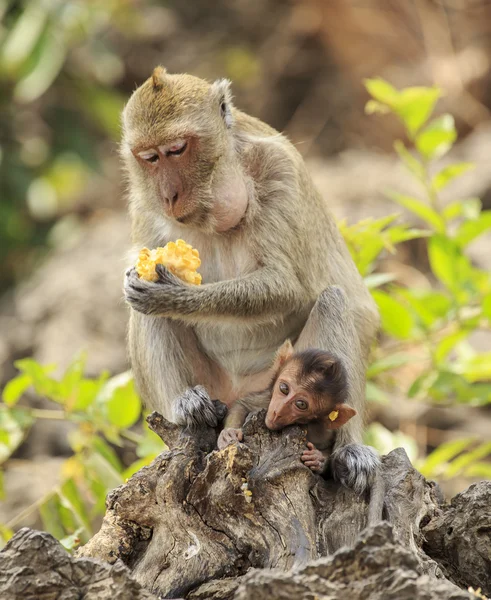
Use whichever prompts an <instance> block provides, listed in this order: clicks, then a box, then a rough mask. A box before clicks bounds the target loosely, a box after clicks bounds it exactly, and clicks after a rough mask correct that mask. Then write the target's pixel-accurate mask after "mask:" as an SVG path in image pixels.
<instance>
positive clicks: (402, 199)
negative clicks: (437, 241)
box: [387, 191, 445, 233]
mask: <svg viewBox="0 0 491 600" xmlns="http://www.w3.org/2000/svg"><path fill="white" fill-rule="evenodd" d="M387 196H388V197H389V198H391V199H392V200H393V201H394V202H397V204H399V205H400V206H403V207H404V208H407V210H410V211H411V212H412V213H413V214H415V215H417V216H418V217H419V218H420V219H423V221H426V223H428V224H429V225H431V226H432V227H433V229H435V231H438V232H439V233H442V232H443V231H445V223H444V221H443V219H442V217H441V216H440V215H439V214H438V213H437V212H436V211H435V210H433V209H432V208H431V206H428V204H426V203H425V202H423V201H422V200H418V199H417V198H412V197H411V196H405V195H404V194H399V193H398V192H393V191H389V192H387Z"/></svg>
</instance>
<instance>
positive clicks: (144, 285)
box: [124, 265, 187, 315]
mask: <svg viewBox="0 0 491 600" xmlns="http://www.w3.org/2000/svg"><path fill="white" fill-rule="evenodd" d="M155 271H156V273H157V275H158V279H157V281H155V282H153V281H147V280H146V279H141V278H140V277H139V275H138V273H137V272H136V269H135V268H134V267H133V268H131V269H128V270H127V271H126V277H125V280H124V295H125V298H126V302H128V304H130V306H131V308H133V309H134V310H136V311H138V312H141V313H143V314H144V315H153V314H162V306H163V298H165V296H166V294H170V293H172V292H174V293H175V291H176V290H177V289H178V288H185V287H187V286H186V284H185V283H183V282H182V281H181V280H180V279H179V278H178V277H176V276H175V275H173V274H172V273H171V272H170V271H169V270H168V269H166V268H165V267H164V265H157V266H156V268H155Z"/></svg>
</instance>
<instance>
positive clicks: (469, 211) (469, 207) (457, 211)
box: [442, 198, 482, 221]
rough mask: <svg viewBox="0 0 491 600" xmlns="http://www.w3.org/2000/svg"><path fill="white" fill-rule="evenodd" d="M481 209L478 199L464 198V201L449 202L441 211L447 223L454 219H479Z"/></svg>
mask: <svg viewBox="0 0 491 600" xmlns="http://www.w3.org/2000/svg"><path fill="white" fill-rule="evenodd" d="M481 208H482V202H481V200H480V199H479V198H465V199H464V200H455V201H454V202H450V204H448V206H446V207H445V208H444V209H443V213H442V214H443V216H444V218H445V219H446V220H447V221H449V220H450V219H456V218H457V217H464V218H465V219H469V220H474V219H477V218H478V217H479V215H480V213H481Z"/></svg>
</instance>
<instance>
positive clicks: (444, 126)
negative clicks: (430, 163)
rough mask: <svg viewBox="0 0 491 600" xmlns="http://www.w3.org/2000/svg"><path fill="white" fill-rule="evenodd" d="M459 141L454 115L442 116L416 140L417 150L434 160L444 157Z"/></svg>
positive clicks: (427, 158) (432, 122)
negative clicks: (456, 141) (457, 140)
mask: <svg viewBox="0 0 491 600" xmlns="http://www.w3.org/2000/svg"><path fill="white" fill-rule="evenodd" d="M456 139H457V131H456V130H455V123H454V119H453V117H452V115H448V114H446V115H442V116H441V117H438V118H437V119H434V120H433V121H431V123H430V124H429V125H428V126H427V127H425V129H424V130H423V131H422V132H421V133H419V134H418V136H417V137H416V140H415V144H416V148H417V149H418V151H419V152H420V153H421V154H422V155H423V156H424V157H425V158H426V160H433V159H436V158H440V157H441V156H443V155H444V154H445V153H446V152H448V150H450V148H451V147H452V145H453V143H454V142H455V140H456Z"/></svg>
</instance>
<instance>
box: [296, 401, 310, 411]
mask: <svg viewBox="0 0 491 600" xmlns="http://www.w3.org/2000/svg"><path fill="white" fill-rule="evenodd" d="M295 406H296V407H297V408H298V409H299V410H307V408H308V407H309V405H308V403H307V402H306V401H305V400H295Z"/></svg>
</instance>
